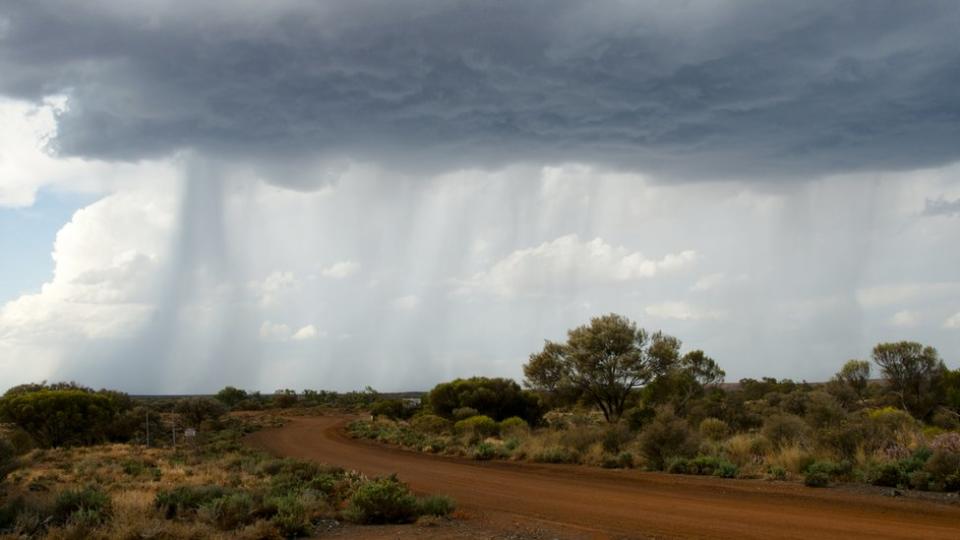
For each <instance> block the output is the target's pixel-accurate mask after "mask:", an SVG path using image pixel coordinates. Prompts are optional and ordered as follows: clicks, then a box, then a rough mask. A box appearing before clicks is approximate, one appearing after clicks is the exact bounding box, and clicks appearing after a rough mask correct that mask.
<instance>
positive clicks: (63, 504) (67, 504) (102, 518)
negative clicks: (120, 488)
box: [51, 487, 113, 525]
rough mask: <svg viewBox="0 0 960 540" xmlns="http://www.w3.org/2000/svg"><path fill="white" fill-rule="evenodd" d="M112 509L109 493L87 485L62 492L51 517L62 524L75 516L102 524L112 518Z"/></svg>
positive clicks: (54, 504) (87, 521)
mask: <svg viewBox="0 0 960 540" xmlns="http://www.w3.org/2000/svg"><path fill="white" fill-rule="evenodd" d="M112 510H113V506H112V504H111V501H110V496H109V495H107V494H106V493H104V492H103V491H102V490H100V489H99V488H96V487H86V488H83V489H77V490H67V491H64V492H62V493H60V494H59V495H58V496H57V498H56V500H55V501H54V503H53V511H52V515H51V518H52V520H53V522H54V523H57V524H60V525H63V524H65V523H67V522H68V521H70V519H72V518H74V517H79V518H80V519H82V520H83V521H84V522H85V523H94V522H95V523H96V524H101V523H104V522H106V521H107V520H108V519H109V518H110V514H111V513H112ZM78 514H79V516H78Z"/></svg>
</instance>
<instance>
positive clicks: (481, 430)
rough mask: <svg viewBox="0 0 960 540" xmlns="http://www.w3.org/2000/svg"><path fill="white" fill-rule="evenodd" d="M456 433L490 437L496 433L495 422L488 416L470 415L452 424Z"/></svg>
mask: <svg viewBox="0 0 960 540" xmlns="http://www.w3.org/2000/svg"><path fill="white" fill-rule="evenodd" d="M454 429H456V431H457V433H462V434H471V435H476V436H478V437H490V436H492V435H494V434H496V433H497V423H496V422H495V421H494V420H493V418H490V417H489V416H483V415H480V416H471V417H470V418H467V419H465V420H460V421H459V422H457V423H456V424H455V425H454Z"/></svg>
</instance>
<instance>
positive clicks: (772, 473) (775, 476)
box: [767, 465, 787, 481]
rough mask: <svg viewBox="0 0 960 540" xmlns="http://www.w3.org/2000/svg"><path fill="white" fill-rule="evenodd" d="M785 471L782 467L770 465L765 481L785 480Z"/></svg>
mask: <svg viewBox="0 0 960 540" xmlns="http://www.w3.org/2000/svg"><path fill="white" fill-rule="evenodd" d="M786 479H787V470H786V469H784V468H783V467H780V466H777V465H772V466H770V467H768V468H767V480H781V481H782V480H786Z"/></svg>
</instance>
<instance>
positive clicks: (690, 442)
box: [639, 408, 699, 469]
mask: <svg viewBox="0 0 960 540" xmlns="http://www.w3.org/2000/svg"><path fill="white" fill-rule="evenodd" d="M639 442H640V452H641V453H642V454H643V456H644V457H645V458H646V459H647V462H648V463H649V464H650V465H652V466H653V467H655V468H657V469H663V467H664V466H665V465H666V462H667V460H668V459H669V458H671V457H692V456H693V455H694V454H696V452H697V448H698V446H699V444H698V442H697V439H696V437H695V436H694V434H693V433H692V432H691V431H690V428H689V427H688V425H687V422H686V421H685V420H682V419H680V418H678V417H677V416H676V415H675V414H674V413H673V410H672V409H669V408H662V409H660V410H658V411H657V416H656V418H654V420H653V422H651V423H650V425H649V426H647V428H646V429H644V430H643V432H642V433H641V434H640V438H639Z"/></svg>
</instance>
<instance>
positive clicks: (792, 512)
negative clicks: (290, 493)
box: [249, 417, 960, 540]
mask: <svg viewBox="0 0 960 540" xmlns="http://www.w3.org/2000/svg"><path fill="white" fill-rule="evenodd" d="M347 420H348V419H347V418H346V417H312V418H294V419H291V422H290V423H289V424H287V425H285V426H284V427H282V428H276V429H269V430H264V431H260V432H257V433H254V434H253V435H251V436H250V438H249V442H250V444H252V445H254V446H256V447H259V448H262V449H265V450H267V451H269V452H271V453H274V454H277V455H283V456H289V457H296V458H302V459H311V460H316V461H322V462H326V463H331V464H336V465H340V466H343V467H347V468H353V469H357V470H360V471H363V472H364V473H366V474H369V475H381V474H389V473H394V472H395V473H398V476H399V477H400V478H401V479H402V480H404V481H405V482H407V483H409V484H410V485H411V487H412V488H413V489H415V490H417V491H420V492H431V493H444V494H448V495H450V496H452V497H453V498H455V499H456V500H457V503H458V506H459V507H460V508H462V509H464V510H465V511H466V512H468V513H470V514H471V515H476V516H479V517H480V518H481V519H483V520H485V521H486V522H488V523H493V524H498V523H499V524H507V525H509V524H511V523H513V524H517V523H524V522H527V523H541V524H546V525H547V526H548V527H553V528H556V529H559V530H562V531H564V532H565V533H569V534H573V535H576V536H587V537H628V538H637V537H655V538H758V539H759V538H764V539H766V538H798V539H800V538H802V539H809V538H816V539H818V540H825V539H829V538H844V539H849V538H864V537H869V538H872V539H885V538H911V539H913V538H924V539H937V538H943V539H950V540H956V539H958V538H960V506H958V505H956V504H942V503H934V502H924V501H917V500H904V499H900V498H892V497H883V496H876V495H861V494H854V493H850V492H848V491H841V490H836V489H811V488H806V487H804V486H801V485H798V484H793V483H768V482H760V481H754V480H721V479H714V478H704V477H689V476H676V475H666V474H658V473H644V472H639V471H626V470H616V471H610V470H602V469H596V468H587V467H578V466H566V465H536V464H530V463H514V462H476V461H470V460H466V459H459V458H450V457H441V456H432V455H426V454H420V453H415V452H410V451H406V450H402V449H398V448H391V447H386V446H383V445H379V444H377V443H373V442H370V441H358V440H354V439H350V438H349V437H347V436H346V434H345V433H344V432H343V427H344V425H345V423H346V422H347Z"/></svg>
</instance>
